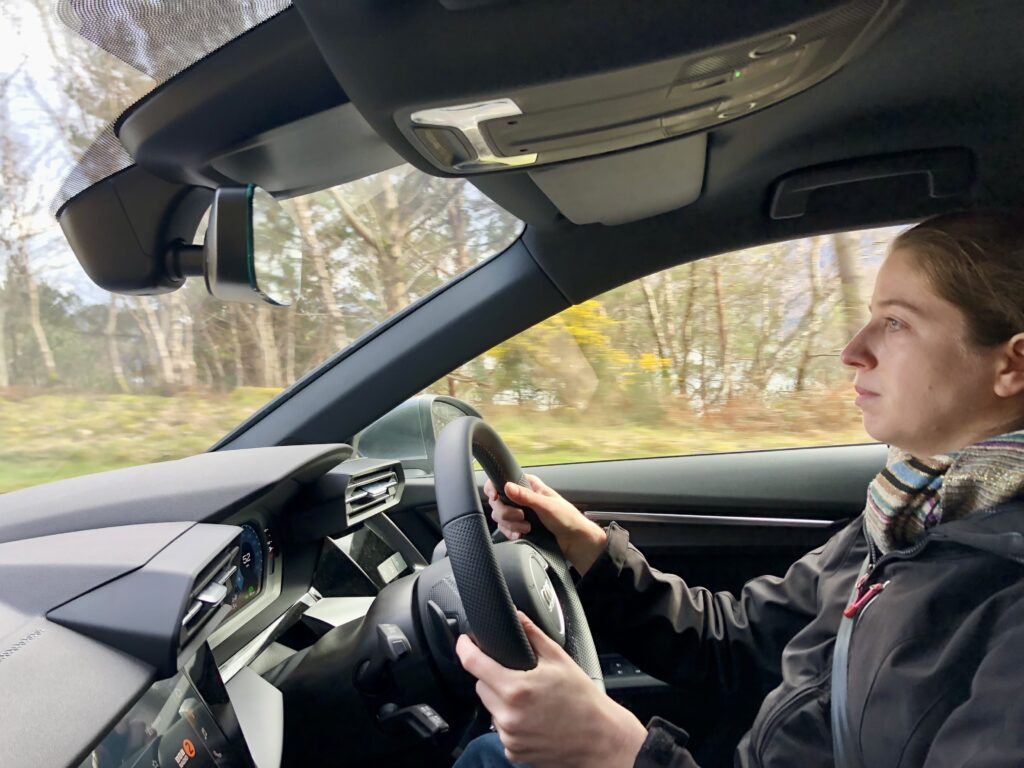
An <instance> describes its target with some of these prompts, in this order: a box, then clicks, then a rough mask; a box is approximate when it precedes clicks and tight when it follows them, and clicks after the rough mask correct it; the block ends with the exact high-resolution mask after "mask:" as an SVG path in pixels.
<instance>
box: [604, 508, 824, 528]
mask: <svg viewBox="0 0 1024 768" xmlns="http://www.w3.org/2000/svg"><path fill="white" fill-rule="evenodd" d="M584 514H585V515H586V516H587V517H588V518H590V519H591V520H593V521H594V522H595V523H611V522H617V523H620V524H622V525H623V526H625V527H629V525H630V524H633V523H654V524H655V525H722V526H737V527H745V528H746V527H758V528H830V527H832V526H834V525H835V521H834V520H819V519H804V518H796V517H742V516H739V515H685V514H679V513H674V512H660V513H659V512H606V511H603V510H596V509H592V510H587V511H586V512H585V513H584Z"/></svg>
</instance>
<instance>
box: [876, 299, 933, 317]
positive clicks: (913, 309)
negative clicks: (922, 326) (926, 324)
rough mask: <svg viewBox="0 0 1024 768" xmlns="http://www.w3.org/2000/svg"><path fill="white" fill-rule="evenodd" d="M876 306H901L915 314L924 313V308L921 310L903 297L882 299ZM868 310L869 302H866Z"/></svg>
mask: <svg viewBox="0 0 1024 768" xmlns="http://www.w3.org/2000/svg"><path fill="white" fill-rule="evenodd" d="M878 307H879V309H881V308H884V307H902V308H903V309H906V310H908V311H910V312H913V313H914V314H916V315H924V314H925V312H924V310H922V309H921V308H920V307H918V306H917V305H915V304H911V303H910V302H909V301H904V300H903V299H883V300H882V301H880V302H878ZM868 311H869V312H870V311H871V304H870V303H869V304H868Z"/></svg>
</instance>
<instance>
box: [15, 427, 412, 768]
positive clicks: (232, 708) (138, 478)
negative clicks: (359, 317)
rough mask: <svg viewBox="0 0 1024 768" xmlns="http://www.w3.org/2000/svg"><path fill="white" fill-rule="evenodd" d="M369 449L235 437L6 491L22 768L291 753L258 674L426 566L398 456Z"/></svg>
mask: <svg viewBox="0 0 1024 768" xmlns="http://www.w3.org/2000/svg"><path fill="white" fill-rule="evenodd" d="M351 454H352V451H351V449H350V448H349V447H348V446H345V445H326V446H286V447H278V448H260V449H250V450H238V451H226V452H220V453H211V454H202V455H200V456H195V457H191V458H189V459H183V460H180V461H173V462H166V463H164V464H156V465H150V466H146V467H135V468H131V469H128V470H117V471H114V472H108V473H102V474H99V475H92V476H88V477H83V478H74V479H71V480H66V481H61V482H58V483H53V484H50V485H47V486H40V487H38V488H31V489H26V490H25V491H18V492H15V493H11V494H7V495H5V496H2V497H0V585H2V586H0V690H3V691H4V698H5V699H7V698H8V697H11V700H17V701H18V702H19V706H18V707H15V708H12V707H5V711H6V712H8V715H6V716H5V717H4V718H3V719H0V744H3V745H4V753H5V757H4V761H3V763H4V765H5V766H21V765H25V766H29V765H31V766H37V765H72V766H82V768H85V767H86V766H103V767H106V766H111V767H112V768H135V766H139V767H140V768H169V767H170V766H176V767H177V768H185V766H190V767H195V766H200V768H201V767H202V766H207V765H209V766H219V767H221V768H224V767H231V766H261V768H262V766H270V765H277V764H279V762H280V757H281V741H282V733H283V725H282V722H283V707H282V702H281V694H280V692H279V691H278V690H277V689H276V688H275V687H274V686H273V685H271V684H270V683H269V682H267V680H266V679H264V677H262V676H261V675H260V674H257V671H259V672H266V671H267V670H270V669H272V667H273V666H274V665H275V664H280V663H284V662H285V661H286V660H287V658H288V657H289V656H291V655H293V654H298V653H301V652H302V651H303V650H304V649H306V648H308V647H309V646H310V645H311V644H312V643H313V642H315V640H316V639H317V638H318V637H320V636H322V635H323V634H324V633H325V632H326V631H328V630H329V629H331V628H332V627H333V626H337V625H339V624H342V623H345V622H358V621H360V620H361V617H362V615H363V614H365V613H366V610H367V609H368V608H369V605H370V603H372V600H373V596H374V595H375V594H376V593H377V592H378V591H379V590H380V589H381V588H383V587H384V586H385V585H387V584H389V583H391V582H393V581H395V580H396V579H398V578H400V577H401V576H403V575H407V574H409V573H412V572H414V570H415V569H416V568H418V567H422V566H423V565H425V564H426V561H425V559H424V558H423V556H422V554H420V552H419V551H418V550H417V549H416V547H415V546H413V545H412V543H411V542H409V540H408V539H406V538H405V536H404V535H403V534H402V532H401V531H400V530H399V529H398V528H397V526H395V525H394V523H393V522H391V520H390V519H389V518H388V517H387V515H386V512H387V510H389V509H391V508H392V507H394V506H395V505H396V504H397V503H398V502H399V500H400V498H401V494H402V490H403V487H404V475H403V473H402V469H401V466H400V464H398V463H397V462H391V461H377V460H370V459H361V458H352V456H351ZM307 614H308V615H307ZM44 679H45V680H48V681H50V682H51V684H48V685H46V686H41V685H39V681H40V680H44ZM53 712H61V713H62V714H61V727H60V728H59V729H53V728H52V716H51V714H52V713H53Z"/></svg>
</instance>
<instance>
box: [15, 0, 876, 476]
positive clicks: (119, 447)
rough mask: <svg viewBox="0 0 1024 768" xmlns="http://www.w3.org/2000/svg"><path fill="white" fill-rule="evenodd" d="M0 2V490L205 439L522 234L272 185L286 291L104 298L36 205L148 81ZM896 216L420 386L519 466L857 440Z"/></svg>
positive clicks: (565, 319)
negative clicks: (295, 266) (286, 260)
mask: <svg viewBox="0 0 1024 768" xmlns="http://www.w3.org/2000/svg"><path fill="white" fill-rule="evenodd" d="M0 8H2V10H3V19H4V22H5V27H4V31H3V32H0V38H2V39H0V492H2V491H6V490H12V489H14V488H19V487H24V486H27V485H32V484H36V483H41V482H46V481H49V480H54V479H58V478H62V477H70V476H74V475H78V474H83V473H86V472H92V471H99V470H103V469H110V468H115V467H121V466H127V465H132V464H140V463H146V462H151V461H158V460H165V459H171V458H178V457H182V456H186V455H190V454H193V453H196V452H199V451H202V450H204V449H206V448H208V447H209V446H210V445H211V444H212V443H213V442H215V441H216V440H217V438H219V437H220V436H222V435H223V434H225V433H226V432H227V431H228V430H230V429H231V428H232V427H233V426H235V425H236V424H238V423H239V422H241V421H242V420H243V419H244V418H245V417H247V416H248V415H250V414H251V413H252V412H254V411H255V410H256V409H257V408H259V407H260V406H262V405H263V404H264V403H266V402H267V401H269V400H270V399H271V398H272V397H273V396H274V395H275V394H277V393H278V392H280V391H281V390H282V389H283V388H284V387H287V386H288V385H290V384H291V383H293V382H295V381H296V380H297V379H298V378H300V377H301V376H302V375H303V374H304V373H305V372H307V371H309V370H310V369H312V368H314V367H316V366H317V365H319V364H320V363H321V362H323V361H324V360H327V359H328V358H329V357H330V356H331V355H332V354H334V353H335V352H337V351H338V350H341V349H343V348H344V347H346V346H348V345H349V344H350V343H352V342H353V341H354V340H355V339H357V338H358V337H359V336H361V335H362V334H364V333H366V332H368V331H370V330H371V329H373V328H374V327H375V326H376V325H378V324H379V323H380V322H382V321H384V320H385V319H387V318H388V317H390V316H392V315H393V314H395V313H396V312H398V311H399V310H401V309H402V308H403V307H405V306H406V305H408V304H410V303H412V302H414V301H416V300H418V299H420V298H422V297H423V296H425V295H427V294H428V293H429V292H430V291H432V290H434V289H436V288H437V287H439V286H441V285H443V284H444V283H445V282H447V281H448V280H450V279H451V278H452V277H454V276H455V275H457V274H459V273H461V272H463V271H465V270H466V269H469V268H471V267H472V266H474V265H475V264H477V263H479V261H480V260H482V259H484V258H487V257H489V256H491V255H493V254H495V253H497V252H499V251H500V250H502V249H503V248H505V247H506V246H507V245H508V244H509V243H511V242H512V241H513V240H514V239H515V238H516V237H517V236H518V234H519V232H520V231H521V224H520V222H518V221H516V220H515V219H514V218H513V217H511V216H510V215H508V214H507V213H505V212H504V211H502V210H501V209H499V208H498V207H497V206H495V205H494V204H493V203H491V201H489V200H488V199H487V198H485V197H484V196H483V195H481V194H480V193H479V192H478V191H477V190H476V189H475V188H474V187H472V186H471V185H468V184H466V183H464V182H460V181H451V180H445V179H436V178H433V177H429V176H426V175H423V174H421V173H419V172H418V171H415V170H413V169H411V168H409V167H407V166H406V167H402V168H398V169H395V170H393V171H388V172H385V173H382V174H378V175H377V176H373V177H370V178H367V179H363V180H360V181H357V182H352V183H350V184H347V185H344V186H341V187H336V188H332V189H329V190H325V191H323V192H318V193H315V194H311V195H305V196H302V197H298V198H293V199H292V200H290V201H288V202H287V203H286V205H287V208H288V211H289V213H290V214H291V215H292V217H293V219H294V220H295V222H296V224H297V225H298V226H299V229H300V232H301V234H302V241H303V276H302V293H301V298H300V300H299V301H298V302H296V303H295V304H293V305H292V306H291V307H289V308H288V309H274V308H271V307H269V306H266V305H264V306H249V305H238V304H224V303H221V302H219V301H217V300H215V299H213V298H211V297H209V296H208V295H207V294H206V293H205V291H204V290H203V288H202V286H201V285H199V284H189V285H187V286H186V287H185V288H184V289H182V290H179V291H177V292H174V293H171V294H167V295H164V296H159V297H128V296H114V295H110V294H105V293H104V292H102V291H100V290H99V289H97V288H95V287H94V286H92V285H91V283H89V281H88V279H87V278H86V277H85V275H84V273H82V271H81V268H80V267H79V266H78V264H77V262H76V260H75V258H74V256H73V254H71V252H70V250H69V249H68V246H67V244H66V242H65V241H64V238H63V235H62V233H61V232H60V229H59V227H58V226H57V224H56V222H55V221H54V219H53V216H52V215H51V212H50V205H51V202H52V200H53V197H54V195H55V193H56V190H57V188H58V187H59V186H60V184H61V182H62V181H63V178H64V177H65V176H66V174H67V172H68V171H69V169H70V168H71V167H72V166H73V164H74V162H75V161H76V160H78V159H79V158H80V157H82V155H83V154H84V153H85V152H86V150H87V149H88V148H89V146H90V145H91V144H92V142H93V141H94V140H95V138H96V136H97V135H98V134H100V132H101V131H102V130H103V129H104V128H105V127H106V126H108V125H109V124H110V123H111V122H112V121H113V120H115V119H116V118H117V116H118V115H119V114H120V112H121V111H122V110H123V109H124V108H125V107H127V106H128V105H129V104H131V103H132V102H134V101H135V100H136V99H138V98H139V97H141V96H142V95H144V94H145V93H146V92H148V91H149V90H150V89H152V87H153V85H154V81H153V80H152V79H151V78H149V77H147V76H145V75H144V74H142V73H140V72H138V71H137V70H135V69H133V68H131V67H128V66H127V65H125V64H123V63H122V62H120V61H117V60H115V59H113V58H112V57H111V56H109V55H108V54H106V53H104V52H103V51H101V50H99V49H98V48H96V47H94V46H92V45H90V44H88V43H86V42H85V41H83V40H82V39H81V38H79V37H78V36H77V35H75V34H74V33H73V32H72V31H71V30H69V29H68V28H67V27H66V26H64V25H63V24H62V23H61V21H60V20H59V19H58V18H57V17H56V16H55V14H54V12H53V6H52V5H51V4H50V3H49V2H47V1H46V0H20V1H19V0H0ZM894 233H895V230H892V229H887V230H871V231H863V232H857V233H847V234H841V235H832V236H822V237H817V238H810V239H805V240H799V241H793V242H789V243H778V244H772V245H766V246H762V247H758V248H754V249H750V250H748V251H744V252H740V253H732V254H722V255H719V256H716V257H713V258H711V259H705V260H702V261H699V262H694V263H690V264H684V265H681V266H679V267H675V268H673V269H670V270H667V271H665V272H662V273H659V274H655V275H651V276H649V277H646V278H643V279H642V280H639V281H636V282H634V283H631V284H629V285H626V286H623V287H621V288H618V289H616V290H614V291H611V292H609V293H607V294H605V295H602V296H599V297H596V298H595V299H592V300H590V301H587V302H584V303H582V304H580V305H578V306H575V307H572V308H570V309H568V310H566V311H564V312H562V313H561V314H559V315H557V316H555V317H553V318H551V319H549V320H548V321H545V322H544V323H541V324H540V325H538V326H536V327H534V328H532V329H530V330H529V331H527V332H525V333H523V334H521V335H519V336H517V337H515V338H513V339H511V340H509V341H508V342H505V343H504V344H501V345H499V346H498V347H496V348H494V349H492V350H490V351H488V352H486V353H485V354H483V355H481V356H480V357H478V358H477V359H475V360H473V361H470V362H468V363H467V364H466V365H464V366H462V367H461V368H460V369H458V370H456V371H454V372H452V373H451V374H450V375H449V376H446V377H445V378H444V379H442V380H441V381H439V382H437V383H436V384H434V385H433V386H431V387H429V388H428V391H433V392H438V393H444V394H449V395H453V396H455V397H459V398H462V399H464V400H466V401H468V402H470V403H472V404H473V405H474V406H475V407H477V408H478V409H480V410H481V411H482V412H483V413H484V415H485V416H486V417H487V418H488V419H489V420H491V421H492V422H493V423H494V424H495V425H496V427H497V428H498V430H499V432H500V433H501V434H502V435H503V436H504V437H505V438H506V440H507V441H508V443H509V444H510V446H511V447H512V448H513V450H514V451H516V452H517V454H518V455H519V457H520V459H521V461H522V462H523V463H524V464H527V465H530V464H543V463H553V462H560V461H581V460H590V459H609V458H630V457H639V456H659V455H680V454H687V453H705V452H717V451H730V450H751V449H764V448H784V447H797V446H807V445H834V444H843V443H855V442H867V441H869V440H870V438H868V436H867V435H866V434H865V433H864V432H863V429H862V427H861V424H860V415H859V411H857V409H856V408H855V407H853V405H852V387H851V379H852V376H851V374H850V372H849V371H848V370H844V369H843V366H842V365H841V364H840V362H839V351H840V349H841V348H842V346H843V344H844V343H845V341H846V339H848V338H849V337H850V336H851V335H852V334H853V333H854V332H855V331H856V329H857V328H859V327H860V325H861V324H862V323H863V322H864V320H865V319H866V309H865V305H866V301H867V293H868V292H869V291H870V286H871V283H872V281H873V276H874V272H875V271H876V270H877V267H878V264H879V262H880V261H881V259H882V258H883V256H884V253H885V248H886V245H887V243H888V242H889V240H891V238H892V236H893V234H894ZM200 236H201V233H200ZM635 257H636V254H630V253H623V254H622V258H624V259H629V258H635ZM579 258H580V263H581V265H582V266H585V264H586V254H579ZM190 283H195V281H190ZM510 311H514V308H510ZM344 437H347V436H343V435H339V436H338V439H343V438H344Z"/></svg>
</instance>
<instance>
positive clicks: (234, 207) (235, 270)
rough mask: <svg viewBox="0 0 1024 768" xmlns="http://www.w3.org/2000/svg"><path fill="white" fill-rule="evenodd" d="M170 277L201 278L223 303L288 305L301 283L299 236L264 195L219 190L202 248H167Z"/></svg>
mask: <svg viewBox="0 0 1024 768" xmlns="http://www.w3.org/2000/svg"><path fill="white" fill-rule="evenodd" d="M168 265H169V268H170V271H171V273H172V274H173V275H174V276H175V277H177V278H183V277H189V276H199V275H202V277H203V279H204V280H205V281H206V289H207V290H208V291H209V292H210V294H211V295H213V296H216V297H217V298H218V299H222V300H224V301H238V302H245V303H250V304H257V303H260V302H266V303H268V304H273V305H275V306H282V307H286V306H288V305H290V304H291V303H292V302H294V301H295V299H296V298H297V297H298V294H299V287H300V284H301V279H302V237H301V235H300V233H299V229H298V226H297V225H296V224H295V222H294V221H293V220H292V218H291V216H289V215H288V212H287V211H286V210H285V209H284V207H283V206H282V205H281V204H280V203H278V202H277V201H276V200H275V199H274V198H273V197H271V195H270V194H269V193H267V192H265V191H264V190H262V189H260V188H259V187H256V186H254V185H252V184H249V185H248V186H245V187H221V188H220V189H218V190H217V191H216V192H215V193H214V196H213V205H212V207H211V208H210V219H209V225H208V226H207V229H206V238H205V241H204V243H203V245H186V244H184V243H182V242H181V241H178V242H176V243H174V244H173V245H172V246H171V249H170V252H169V254H168Z"/></svg>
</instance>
